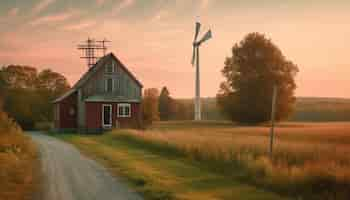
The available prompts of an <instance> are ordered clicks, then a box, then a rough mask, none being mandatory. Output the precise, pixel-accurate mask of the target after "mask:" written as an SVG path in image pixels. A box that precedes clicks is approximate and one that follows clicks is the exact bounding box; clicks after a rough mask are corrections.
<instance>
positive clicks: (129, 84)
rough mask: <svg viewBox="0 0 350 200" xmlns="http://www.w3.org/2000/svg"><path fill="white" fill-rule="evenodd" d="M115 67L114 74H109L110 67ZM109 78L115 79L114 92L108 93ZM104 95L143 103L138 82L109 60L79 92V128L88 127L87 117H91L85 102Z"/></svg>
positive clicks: (116, 63) (112, 60) (113, 61)
mask: <svg viewBox="0 0 350 200" xmlns="http://www.w3.org/2000/svg"><path fill="white" fill-rule="evenodd" d="M113 65H114V67H115V69H114V70H113V72H108V71H107V68H108V67H110V66H113ZM108 78H112V79H113V91H112V92H106V90H105V81H106V79H108ZM94 95H104V96H109V97H113V96H114V97H122V98H123V99H132V100H139V101H141V98H142V88H141V86H140V85H138V84H137V82H136V81H135V80H134V79H133V78H132V77H130V76H129V74H128V73H127V72H126V71H125V70H124V69H123V68H122V67H121V66H120V63H118V62H116V61H115V60H114V59H109V60H108V61H107V62H106V64H105V65H104V66H103V67H101V68H100V69H99V70H98V71H97V72H96V73H95V74H94V76H93V77H91V79H89V80H88V81H87V82H86V83H85V84H84V86H83V87H82V88H81V89H79V91H78V107H79V113H78V115H79V116H78V119H79V120H78V123H79V127H86V126H87V125H88V124H86V119H85V116H89V113H86V110H85V109H86V106H85V103H84V100H85V99H86V98H88V97H90V96H94Z"/></svg>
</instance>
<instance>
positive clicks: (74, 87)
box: [53, 53, 143, 103]
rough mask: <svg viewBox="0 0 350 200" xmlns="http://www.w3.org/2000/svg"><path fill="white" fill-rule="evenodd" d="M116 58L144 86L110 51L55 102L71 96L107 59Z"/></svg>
mask: <svg viewBox="0 0 350 200" xmlns="http://www.w3.org/2000/svg"><path fill="white" fill-rule="evenodd" d="M110 59H114V60H115V61H116V62H117V63H118V66H120V67H121V68H122V69H123V70H124V71H125V72H126V73H127V74H128V75H129V76H130V77H131V78H132V79H133V80H134V81H135V82H136V83H137V84H138V85H139V86H140V87H141V88H142V87H143V85H142V83H141V82H140V81H139V80H138V79H137V78H136V77H135V76H134V75H133V74H132V73H131V72H130V71H129V70H128V68H126V67H125V65H124V64H123V63H122V62H121V61H120V60H119V59H118V58H117V57H116V56H115V55H114V54H113V53H109V54H107V55H105V56H103V57H102V58H100V59H99V60H98V61H97V62H96V64H95V65H94V66H92V67H91V68H90V69H89V70H88V71H87V72H85V74H84V75H83V76H82V77H81V78H80V79H79V80H78V81H77V82H76V83H75V84H74V85H73V87H72V88H71V89H70V90H68V91H67V92H66V93H64V94H63V95H62V96H60V97H59V98H57V99H55V100H54V101H53V103H57V102H60V101H62V100H63V99H65V98H66V97H68V96H70V95H71V94H73V93H74V92H76V91H77V90H78V89H79V88H81V87H82V86H83V85H84V84H85V83H86V82H87V81H88V80H89V79H90V78H91V77H92V76H93V75H94V74H95V73H96V72H97V71H98V70H99V69H100V68H101V67H103V66H104V65H105V64H106V63H107V61H109V60H110Z"/></svg>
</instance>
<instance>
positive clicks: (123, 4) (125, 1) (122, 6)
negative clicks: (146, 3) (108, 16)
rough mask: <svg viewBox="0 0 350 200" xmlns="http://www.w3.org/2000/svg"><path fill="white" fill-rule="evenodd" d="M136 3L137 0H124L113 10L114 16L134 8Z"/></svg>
mask: <svg viewBox="0 0 350 200" xmlns="http://www.w3.org/2000/svg"><path fill="white" fill-rule="evenodd" d="M134 3H135V0H122V1H121V2H120V3H119V4H117V5H116V6H115V7H114V8H113V9H112V14H117V13H119V12H120V11H121V10H123V9H126V8H128V7H130V6H132V5H133V4H134Z"/></svg>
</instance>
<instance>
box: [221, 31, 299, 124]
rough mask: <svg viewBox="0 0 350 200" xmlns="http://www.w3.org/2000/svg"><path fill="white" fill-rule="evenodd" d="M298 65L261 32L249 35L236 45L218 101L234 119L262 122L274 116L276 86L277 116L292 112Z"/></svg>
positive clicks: (223, 72)
mask: <svg viewBox="0 0 350 200" xmlns="http://www.w3.org/2000/svg"><path fill="white" fill-rule="evenodd" d="M297 72H298V67H297V66H296V65H295V64H293V63H292V62H291V61H289V60H287V59H286V57H285V56H284V55H283V54H282V52H281V50H280V49H279V48H278V47H277V46H276V45H275V44H273V43H272V41H271V40H270V39H267V38H266V37H265V35H263V34H260V33H250V34H248V35H247V36H246V37H245V38H244V39H243V40H242V41H241V42H240V43H238V44H235V45H234V47H233V48H232V57H228V58H226V61H225V66H224V68H223V70H222V74H223V76H224V77H225V81H224V82H223V83H222V84H221V86H220V91H219V94H218V95H217V99H218V104H219V106H220V107H221V109H222V111H224V112H225V113H226V114H227V115H228V116H229V117H230V118H231V119H232V120H233V121H239V122H247V123H259V122H265V121H268V120H269V119H270V115H271V102H272V93H273V87H274V85H276V86H277V88H278V96H277V106H276V119H277V120H281V119H284V118H286V117H287V116H288V115H289V114H290V113H291V111H292V108H293V105H294V102H295V97H294V90H295V88H296V84H295V81H294V78H295V76H296V74H297Z"/></svg>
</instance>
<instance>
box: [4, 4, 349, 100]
mask: <svg viewBox="0 0 350 200" xmlns="http://www.w3.org/2000/svg"><path fill="white" fill-rule="evenodd" d="M74 2H75V3H66V1H62V0H29V1H26V3H23V1H20V0H14V1H4V2H1V3H0V65H7V64H26V65H32V66H36V67H37V68H38V69H44V68H51V69H53V70H55V71H57V72H60V73H62V74H63V75H65V76H66V77H67V78H68V80H69V82H70V83H71V84H73V83H74V82H75V81H76V80H77V79H78V78H79V77H80V76H81V75H82V74H83V73H84V71H86V70H87V66H86V64H85V61H84V60H81V59H79V56H80V55H81V53H80V52H79V51H78V50H77V49H76V45H78V44H79V43H80V42H81V41H84V40H86V39H87V37H94V38H96V39H103V38H107V39H109V40H111V41H112V43H111V47H110V49H109V50H110V51H112V52H113V53H114V54H115V55H116V56H117V57H119V58H120V59H121V60H122V62H123V63H124V64H125V65H126V66H127V67H128V68H129V69H130V70H131V71H132V72H133V73H134V74H135V75H136V77H137V78H138V79H140V80H141V82H143V84H144V86H145V87H146V88H149V87H157V88H161V87H162V86H167V87H168V88H169V89H170V92H171V94H172V95H173V96H175V97H192V96H193V95H194V75H195V74H194V72H195V71H194V68H193V67H192V66H191V64H190V58H191V53H192V52H191V48H192V47H191V43H192V39H193V31H194V22H195V21H196V20H198V19H199V20H200V21H201V22H202V24H203V27H202V28H203V29H202V34H203V32H204V31H206V30H207V29H208V28H211V29H212V31H213V36H214V37H213V39H212V40H210V41H208V42H207V43H206V44H204V45H203V46H202V47H201V49H200V51H201V52H200V53H201V89H202V90H201V93H202V96H215V94H216V93H217V91H218V88H219V84H220V82H221V81H223V77H222V75H221V73H220V70H221V69H222V67H223V63H224V60H225V57H227V56H230V51H231V47H232V46H233V44H234V43H236V42H239V41H240V40H241V39H242V38H243V37H244V36H245V35H246V34H247V33H249V32H261V33H265V34H266V35H267V36H268V37H269V38H271V39H272V41H273V42H274V43H275V44H277V45H278V46H279V47H280V49H281V50H282V51H283V53H284V54H285V56H286V57H287V58H289V59H290V60H292V61H293V62H294V63H296V64H297V65H298V66H299V68H300V72H299V74H298V76H297V86H298V88H297V90H296V94H297V96H323V97H350V84H349V83H350V79H349V78H348V74H350V68H349V67H350V60H349V59H348V56H347V55H348V54H349V55H350V48H349V46H350V37H349V36H350V25H349V22H350V12H348V11H349V8H350V2H349V3H347V1H341V0H339V1H332V3H330V1H321V0H319V1H314V0H310V1H308V3H305V1H283V2H282V1H276V0H270V1H266V2H265V1H264V2H265V3H264V4H262V3H260V2H261V1H257V0H251V1H245V3H242V1H234V0H220V1H214V0H193V1H189V0H174V1H164V0H149V1H137V0H89V1H82V0H78V1H74ZM79 2H80V3H79ZM146 2H147V3H146Z"/></svg>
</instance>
